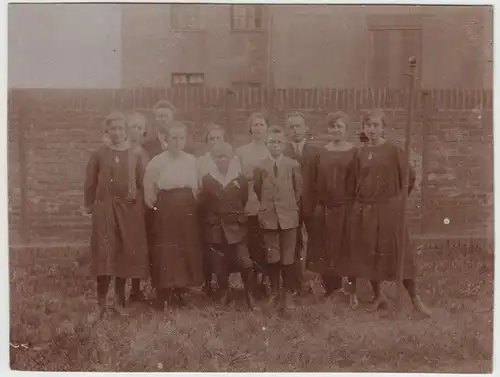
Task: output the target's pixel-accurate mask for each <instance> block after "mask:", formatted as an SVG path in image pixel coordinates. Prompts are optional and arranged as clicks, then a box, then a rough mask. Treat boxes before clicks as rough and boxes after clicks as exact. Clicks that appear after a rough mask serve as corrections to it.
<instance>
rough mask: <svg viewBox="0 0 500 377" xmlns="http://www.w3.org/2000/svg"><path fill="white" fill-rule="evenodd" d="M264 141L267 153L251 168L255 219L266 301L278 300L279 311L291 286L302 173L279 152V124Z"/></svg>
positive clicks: (283, 140) (281, 140)
mask: <svg viewBox="0 0 500 377" xmlns="http://www.w3.org/2000/svg"><path fill="white" fill-rule="evenodd" d="M266 145H267V147H268V149H269V156H268V157H267V158H266V159H265V160H264V161H263V162H262V163H261V164H260V165H259V167H257V168H256V169H255V174H254V190H255V193H256V194H257V198H258V200H259V202H260V208H259V213H258V219H259V223H260V226H261V227H262V229H263V232H264V242H265V246H266V254H267V255H266V257H267V262H268V268H269V276H270V282H271V296H270V298H269V303H270V304H273V305H277V304H280V310H281V311H283V310H285V309H286V307H287V302H288V295H289V291H290V290H291V289H293V287H292V284H293V276H294V271H293V264H294V260H295V246H296V242H297V227H298V226H299V204H300V197H301V191H302V175H301V172H300V165H299V163H298V162H297V161H295V160H293V159H291V158H289V157H286V156H284V155H283V150H284V149H285V145H286V137H285V132H284V131H283V130H282V129H281V128H280V127H271V128H270V129H269V136H268V139H267V141H266ZM281 277H283V286H282V287H280V280H281V279H280V278H281Z"/></svg>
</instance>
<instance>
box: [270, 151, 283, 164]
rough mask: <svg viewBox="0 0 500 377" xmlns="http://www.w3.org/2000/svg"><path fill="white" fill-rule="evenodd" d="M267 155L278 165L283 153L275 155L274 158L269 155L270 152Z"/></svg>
mask: <svg viewBox="0 0 500 377" xmlns="http://www.w3.org/2000/svg"><path fill="white" fill-rule="evenodd" d="M269 157H270V158H271V161H272V162H273V163H276V164H277V165H279V164H280V162H281V160H283V153H282V154H280V155H279V156H278V157H276V158H274V157H273V156H272V155H271V153H269Z"/></svg>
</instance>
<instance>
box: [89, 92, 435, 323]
mask: <svg viewBox="0 0 500 377" xmlns="http://www.w3.org/2000/svg"><path fill="white" fill-rule="evenodd" d="M153 112H154V114H155V116H156V123H157V130H158V133H157V135H155V137H154V138H151V139H149V140H146V141H144V137H145V135H146V129H147V127H146V126H147V125H146V118H145V117H144V116H143V115H142V114H139V113H132V114H130V115H128V116H126V115H124V114H123V113H121V112H112V113H111V114H110V115H109V116H108V117H107V118H106V120H105V122H104V124H105V135H106V141H105V143H104V144H103V145H102V146H101V147H100V148H98V149H97V150H96V151H95V152H94V153H93V154H92V156H91V157H90V161H89V163H88V165H87V171H86V180H85V190H84V191H85V195H84V196H85V208H86V211H87V213H89V214H91V215H92V236H91V254H92V258H91V261H92V262H91V265H92V271H93V273H94V275H95V276H96V277H97V295H98V303H99V315H100V316H102V315H103V314H104V313H105V311H106V308H107V304H106V297H107V293H108V289H109V286H110V282H111V280H112V278H114V279H115V295H116V298H115V300H114V303H115V304H114V309H115V310H116V311H117V312H118V313H124V307H125V303H126V298H125V283H126V279H127V278H130V279H132V289H131V293H130V297H129V301H131V302H134V301H145V300H146V297H145V296H144V294H143V293H142V291H141V280H145V279H148V278H151V282H152V286H153V288H154V290H155V292H156V297H155V299H154V301H153V302H154V306H155V308H157V309H158V310H160V311H163V310H164V309H165V304H166V303H168V304H169V305H178V304H182V303H183V302H184V300H185V293H186V292H188V291H189V289H191V288H193V287H200V286H202V285H204V287H205V291H206V292H207V294H209V295H210V296H213V297H215V298H216V300H217V301H219V302H220V303H221V304H224V305H226V304H229V302H230V301H231V299H232V297H231V295H230V289H229V275H230V274H231V273H236V272H239V273H240V274H241V278H242V281H243V286H244V290H245V298H246V304H247V306H248V308H249V309H253V308H255V300H260V299H263V300H265V301H266V304H267V305H268V306H270V307H272V308H277V309H278V311H280V312H283V311H285V310H286V309H287V308H289V307H290V304H291V300H290V298H291V297H290V296H293V295H295V296H301V295H304V294H307V283H306V281H305V277H304V276H305V275H304V272H305V270H306V269H307V270H310V271H313V272H315V273H318V274H320V276H321V277H322V282H323V286H324V289H325V295H326V296H329V295H331V294H332V293H334V292H335V291H337V290H339V289H341V288H342V281H343V278H347V279H348V282H349V295H350V304H349V305H350V307H351V308H352V309H355V308H356V307H358V306H359V302H358V299H357V296H356V280H357V279H367V280H369V281H370V283H371V286H372V288H373V293H374V297H373V300H372V301H371V302H370V303H369V307H368V309H370V310H377V309H379V308H381V307H382V306H384V305H385V304H386V300H385V298H384V296H383V295H382V294H381V289H380V284H381V283H382V282H383V281H387V280H389V281H390V280H395V279H396V278H397V276H396V274H397V270H398V261H399V257H400V255H401V252H402V250H405V258H404V261H405V264H404V268H403V273H404V276H403V283H404V286H405V288H406V289H407V291H408V293H409V296H410V298H411V300H412V302H413V305H414V307H415V309H417V310H418V311H420V312H422V313H424V314H426V315H430V311H429V309H428V308H427V307H426V306H425V305H424V303H423V302H422V300H421V298H420V296H419V295H418V294H417V290H416V283H415V272H416V269H415V259H414V254H413V251H412V248H411V247H410V239H409V235H408V231H407V230H406V229H405V230H404V231H402V228H401V222H400V219H401V211H403V210H404V208H403V202H402V195H401V194H402V192H403V189H405V188H406V187H409V192H411V190H412V189H413V185H414V182H415V174H414V171H413V170H412V169H411V166H409V165H408V161H405V159H404V156H403V153H402V151H401V149H400V148H399V147H397V146H396V145H395V144H393V143H391V142H390V141H387V140H385V139H384V137H383V134H384V128H385V127H386V124H385V122H386V120H385V115H384V113H383V112H382V111H380V110H372V111H369V112H367V113H366V114H365V115H364V116H363V118H362V128H363V129H362V130H361V131H362V132H361V133H360V135H361V137H360V141H361V143H360V146H354V145H353V144H351V143H350V142H349V141H348V137H347V135H348V132H349V131H351V130H349V126H350V121H349V117H348V116H347V114H345V113H343V112H341V111H338V112H335V113H330V114H328V116H327V118H326V120H325V127H326V130H327V133H328V135H329V142H328V143H327V144H326V145H324V146H320V145H317V144H316V143H312V142H311V141H310V140H309V138H308V135H309V128H308V127H307V124H306V120H305V117H304V115H303V114H302V113H300V112H293V113H290V114H288V115H287V117H286V119H285V126H284V127H279V126H271V125H270V124H269V122H268V118H267V117H266V115H265V114H264V113H253V114H251V115H250V117H249V118H248V121H247V132H248V133H249V134H250V137H251V142H249V143H248V144H246V145H243V146H241V147H240V148H238V149H236V150H235V149H234V148H233V147H232V146H231V145H230V144H229V143H228V142H227V141H226V134H225V130H224V128H223V127H221V126H219V125H215V124H212V125H210V126H209V127H208V128H207V132H206V137H205V144H206V153H205V154H202V155H200V156H199V157H195V149H196V148H194V146H193V145H191V144H190V143H189V141H188V135H187V131H188V130H187V128H186V126H185V125H184V124H182V123H181V122H179V121H177V120H176V119H175V115H176V114H175V108H174V106H173V105H172V104H170V103H169V102H167V101H164V100H162V101H160V102H159V103H158V104H157V105H156V106H155V107H154V108H153ZM198 154H199V153H198ZM407 167H408V169H409V172H410V174H409V182H406V184H405V176H404V172H405V171H406V168H407ZM401 235H404V236H403V239H401V238H402V236H401ZM213 275H215V276H216V281H217V283H218V289H217V290H216V291H215V292H214V290H213V288H212V278H213Z"/></svg>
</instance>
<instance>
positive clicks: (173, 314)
mask: <svg viewBox="0 0 500 377" xmlns="http://www.w3.org/2000/svg"><path fill="white" fill-rule="evenodd" d="M15 252H16V251H11V258H10V260H11V262H10V264H11V268H10V283H11V284H10V292H11V301H10V302H11V307H10V310H11V311H10V313H11V318H10V321H11V335H10V336H11V339H10V341H11V348H10V349H11V356H10V357H11V367H12V368H13V369H16V370H39V371H134V372H141V371H156V372H158V371H193V372H194V371H212V372H216V371H219V372H226V371H227V372H244V371H251V372H273V371H276V372H278V371H282V372H286V371H303V372H308V371H309V372H328V371H333V372H436V373H439V372H450V373H467V372H475V373H491V371H492V348H493V324H492V321H493V313H492V311H493V256H492V255H491V254H488V253H487V252H483V251H481V250H475V251H471V250H467V249H450V250H444V251H436V250H432V251H431V250H429V251H425V250H424V251H423V252H422V253H421V254H419V256H418V258H419V259H418V261H419V265H420V269H421V279H420V280H419V281H420V284H421V285H420V289H421V293H422V296H423V299H424V301H425V302H426V304H427V305H429V306H430V307H431V308H432V309H433V311H434V315H433V317H432V318H430V319H422V318H420V317H419V316H418V315H415V314H413V312H412V308H411V304H410V301H409V299H408V298H407V297H405V309H404V312H403V313H402V314H401V315H399V316H394V315H393V312H392V311H390V310H389V311H381V312H379V313H368V312H366V311H365V310H363V309H362V307H363V305H361V308H360V309H358V310H357V311H355V312H352V311H349V310H347V298H346V297H343V296H342V295H338V296H337V297H335V298H333V299H329V300H324V299H322V298H320V297H318V299H316V298H315V296H311V297H309V298H307V299H303V302H302V305H298V304H297V306H296V308H295V309H293V310H292V311H291V313H290V316H289V317H288V318H277V317H275V316H272V315H270V314H269V313H266V311H261V312H257V313H248V312H246V311H245V310H244V306H243V304H242V300H239V299H238V298H237V301H236V303H235V306H234V307H233V308H229V309H227V308H220V307H216V306H215V305H213V304H212V303H211V302H210V301H209V300H208V299H207V298H205V297H204V296H203V295H201V294H199V293H193V295H192V297H191V298H190V302H191V306H190V307H187V308H182V309H175V310H172V311H170V312H168V311H166V312H165V313H164V314H160V313H155V312H153V311H152V310H151V309H149V308H148V307H146V306H144V305H136V306H132V307H130V308H129V309H128V311H129V313H128V316H127V317H122V318H119V317H114V316H110V317H108V318H105V319H104V320H102V321H101V322H99V323H97V324H95V325H93V326H91V325H89V324H88V323H87V322H86V320H87V317H88V315H89V314H90V313H91V312H92V311H93V310H94V308H95V307H96V305H97V302H96V297H95V286H96V285H95V283H94V281H93V280H91V279H89V278H88V277H87V271H88V262H89V260H88V257H87V256H86V255H85V253H84V252H81V253H79V254H78V255H79V256H78V257H77V256H76V255H77V253H73V254H71V253H68V252H66V253H58V252H49V251H47V252H40V253H36V254H33V256H32V257H31V258H24V261H23V260H21V259H19V258H14V257H13V253H15ZM384 288H385V291H386V292H387V294H388V295H389V296H394V295H395V287H394V285H393V284H387V285H385V286H384ZM319 289H320V288H318V291H319ZM369 296H370V291H369V289H368V288H367V285H366V284H360V297H361V298H362V299H365V300H366V299H368V298H369ZM16 347H17V348H16Z"/></svg>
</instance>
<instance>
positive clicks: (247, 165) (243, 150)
mask: <svg viewBox="0 0 500 377" xmlns="http://www.w3.org/2000/svg"><path fill="white" fill-rule="evenodd" d="M236 154H237V155H238V157H239V159H240V162H241V167H242V170H243V174H245V175H246V176H247V177H248V179H249V182H248V183H249V184H248V189H249V193H248V202H247V205H246V207H245V211H246V212H247V213H248V214H249V215H256V214H257V213H259V207H260V204H259V200H258V199H257V194H255V191H254V189H253V171H254V170H255V168H256V167H258V166H259V165H260V164H261V163H262V162H263V161H264V160H265V159H266V158H267V157H268V156H269V150H268V149H267V147H266V146H265V144H255V143H254V142H250V143H248V144H246V145H243V146H241V147H240V148H238V149H237V151H236Z"/></svg>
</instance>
